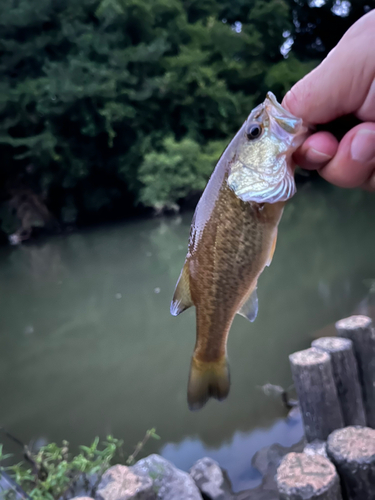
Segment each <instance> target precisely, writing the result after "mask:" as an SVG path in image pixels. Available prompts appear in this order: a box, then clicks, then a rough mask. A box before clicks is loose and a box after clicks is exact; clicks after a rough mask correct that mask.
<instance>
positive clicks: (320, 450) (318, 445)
mask: <svg viewBox="0 0 375 500" xmlns="http://www.w3.org/2000/svg"><path fill="white" fill-rule="evenodd" d="M303 453H305V454H306V455H309V456H313V455H321V456H322V457H326V458H328V457H327V449H326V442H325V441H319V439H316V440H315V441H312V442H311V443H307V445H306V446H305V447H304V449H303Z"/></svg>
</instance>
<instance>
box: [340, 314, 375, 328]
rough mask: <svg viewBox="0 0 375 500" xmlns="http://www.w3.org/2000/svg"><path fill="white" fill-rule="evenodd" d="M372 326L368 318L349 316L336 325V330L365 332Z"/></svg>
mask: <svg viewBox="0 0 375 500" xmlns="http://www.w3.org/2000/svg"><path fill="white" fill-rule="evenodd" d="M371 326H372V320H371V318H369V317H368V316H361V315H358V316H349V318H344V319H340V320H339V321H337V323H336V329H337V330H338V331H342V330H344V331H345V330H362V329H363V330H365V329H368V328H370V327H371Z"/></svg>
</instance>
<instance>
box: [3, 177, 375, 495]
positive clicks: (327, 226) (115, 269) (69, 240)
mask: <svg viewBox="0 0 375 500" xmlns="http://www.w3.org/2000/svg"><path fill="white" fill-rule="evenodd" d="M374 215H375V195H371V194H369V193H362V192H360V191H345V190H339V189H333V188H330V187H327V186H325V185H323V184H320V183H319V185H310V184H309V183H307V184H305V185H303V186H301V187H300V188H299V190H298V194H297V195H296V196H295V198H294V199H293V200H292V201H291V202H290V203H289V204H288V205H287V207H286V210H285V213H284V216H283V219H282V222H281V224H280V228H279V239H278V244H277V248H276V252H275V256H274V260H273V262H272V265H271V266H270V268H267V269H266V270H265V271H264V273H263V275H262V276H261V278H260V281H259V286H258V296H259V315H258V318H257V320H256V321H255V322H254V323H249V322H247V321H246V320H245V319H244V318H242V317H240V316H237V317H236V319H235V321H234V324H233V327H232V330H231V333H230V336H229V341H228V353H229V359H230V366H231V380H232V387H231V392H230V395H229V397H228V399H227V400H226V401H224V402H222V403H218V402H216V401H212V402H210V403H209V404H208V405H207V406H206V407H205V408H204V409H203V410H201V411H200V412H195V413H191V412H190V411H189V410H188V407H187V403H186V386H187V377H188V372H189V364H190V357H191V354H192V350H193V347H194V342H195V316H194V310H193V309H191V310H188V311H186V312H185V313H183V314H182V315H181V316H179V317H178V318H174V317H172V316H170V314H169V303H170V299H171V296H172V294H173V290H174V286H175V283H176V280H177V278H178V275H179V272H180V269H181V266H182V264H183V262H184V258H185V254H186V248H187V240H188V235H189V228H190V221H191V217H192V213H187V214H183V215H182V216H176V217H172V218H162V219H160V218H155V219H149V220H137V221H130V222H124V223H123V224H119V225H112V226H106V227H101V228H95V229H90V230H86V231H82V232H79V233H75V234H70V235H63V236H57V237H51V238H48V239H43V240H38V241H37V242H33V243H29V244H26V245H23V246H19V247H3V248H1V249H0V304H1V310H0V332H1V335H0V394H1V404H0V423H1V424H2V425H3V426H4V427H5V428H7V429H8V430H10V431H11V432H12V433H13V434H15V435H16V436H19V437H20V438H21V439H22V440H23V441H24V442H27V443H28V442H30V441H34V442H35V441H37V442H39V443H40V442H44V441H45V440H54V441H58V442H59V441H61V440H62V439H67V440H68V441H69V442H70V443H71V445H72V446H73V447H76V446H78V445H79V444H88V443H89V442H91V441H92V440H93V438H94V437H95V436H96V435H98V436H100V437H103V438H104V437H105V436H106V434H108V433H112V434H114V435H115V436H116V437H119V438H122V439H124V441H125V449H126V450H127V451H128V452H129V454H130V453H131V452H132V451H133V449H134V446H135V445H136V443H137V442H138V441H139V440H140V439H141V438H142V437H143V435H144V433H145V431H146V430H147V429H149V428H151V427H156V429H157V433H158V434H159V435H160V436H161V440H160V441H152V442H149V443H148V444H147V446H146V449H145V450H144V453H151V452H158V453H161V454H162V455H163V456H164V457H166V458H167V459H170V460H171V461H172V462H173V463H175V464H176V465H177V466H178V467H180V468H182V469H185V470H188V469H189V467H190V466H191V465H192V464H193V462H194V461H195V460H197V459H198V458H201V457H203V456H211V457H213V458H214V459H216V460H218V461H219V463H220V465H221V466H222V467H224V468H226V469H227V471H228V473H229V476H230V478H231V480H232V482H233V485H234V488H235V490H237V491H238V490H241V489H245V488H250V487H253V486H256V485H257V484H258V483H259V478H260V474H259V473H258V472H257V471H256V470H255V469H253V468H252V467H251V459H252V457H253V455H254V453H255V452H256V451H257V450H259V449H260V448H262V447H263V446H266V445H270V444H272V443H275V442H278V443H281V444H282V445H285V446H286V445H291V444H293V443H295V442H297V441H298V440H299V439H300V438H301V435H302V426H301V422H300V421H298V420H293V419H290V418H289V419H288V418H287V414H286V410H285V409H284V408H283V406H282V404H281V403H280V401H279V399H278V398H276V397H272V396H267V395H266V394H264V392H263V391H262V390H261V389H260V387H261V386H263V385H264V384H266V383H273V384H279V385H281V386H284V387H288V386H289V385H290V384H291V375H290V370H289V364H288V363H289V362H288V355H289V354H290V353H292V352H294V351H296V350H300V349H303V348H305V347H307V346H308V345H309V343H310V342H311V340H312V339H313V338H314V337H315V336H319V335H320V336H322V335H326V334H332V333H333V325H334V322H335V321H336V320H338V319H340V318H342V317H345V316H349V315H351V314H353V313H354V312H356V313H357V312H361V313H368V314H371V313H372V312H373V311H374V307H373V304H374V299H373V294H372V293H371V283H372V281H371V280H372V279H375V231H374ZM373 288H374V287H373ZM3 441H4V440H3ZM4 443H6V444H7V446H8V444H9V443H7V442H6V441H4Z"/></svg>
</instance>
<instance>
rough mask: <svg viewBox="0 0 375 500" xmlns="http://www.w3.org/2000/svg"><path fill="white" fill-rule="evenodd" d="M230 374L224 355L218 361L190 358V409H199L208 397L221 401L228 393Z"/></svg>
mask: <svg viewBox="0 0 375 500" xmlns="http://www.w3.org/2000/svg"><path fill="white" fill-rule="evenodd" d="M229 388H230V376H229V366H228V362H227V358H226V356H223V357H222V358H220V359H219V360H218V361H210V362H204V361H199V360H197V359H196V358H195V357H194V356H193V358H192V360H191V367H190V377H189V385H188V405H189V408H190V410H193V411H194V410H200V409H201V408H202V407H203V406H204V405H205V404H206V403H207V401H208V400H209V399H210V398H215V399H218V400H219V401H222V400H223V399H225V398H226V397H227V396H228V394H229Z"/></svg>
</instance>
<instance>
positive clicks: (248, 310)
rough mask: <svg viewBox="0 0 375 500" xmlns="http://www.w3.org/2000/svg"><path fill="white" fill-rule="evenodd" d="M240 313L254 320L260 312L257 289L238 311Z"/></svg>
mask: <svg viewBox="0 0 375 500" xmlns="http://www.w3.org/2000/svg"><path fill="white" fill-rule="evenodd" d="M238 314H240V315H241V316H243V317H244V318H246V319H248V320H249V321H251V322H253V321H254V320H255V318H256V317H257V314H258V295H257V289H256V288H255V290H254V291H253V292H252V293H251V294H250V296H249V298H248V299H247V300H246V302H245V303H244V305H243V306H242V307H241V309H240V310H239V311H238Z"/></svg>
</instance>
